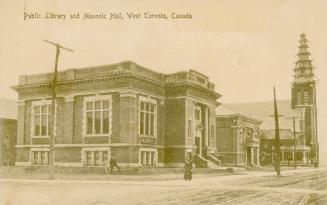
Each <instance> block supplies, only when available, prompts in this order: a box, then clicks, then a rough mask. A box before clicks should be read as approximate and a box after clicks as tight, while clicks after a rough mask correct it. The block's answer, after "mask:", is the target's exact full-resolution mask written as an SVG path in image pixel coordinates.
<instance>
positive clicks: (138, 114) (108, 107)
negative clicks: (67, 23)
mask: <svg viewBox="0 0 327 205" xmlns="http://www.w3.org/2000/svg"><path fill="white" fill-rule="evenodd" d="M52 78H53V74H51V73H47V74H39V75H27V76H26V75H24V76H20V79H19V85H17V86H14V87H13V89H15V90H16V91H17V92H18V94H19V99H18V130H17V132H18V133H17V145H16V156H17V157H16V165H47V164H48V163H49V157H48V156H49V135H50V130H52V129H51V128H52V125H51V123H50V119H51V117H52V116H51V87H52V86H51V82H52ZM219 97H220V94H218V93H217V92H215V86H214V84H213V83H211V82H209V79H208V77H207V76H205V75H203V74H201V73H199V72H197V71H194V70H190V71H183V72H177V73H173V74H162V73H158V72H155V71H152V70H149V69H147V68H144V67H142V66H139V65H137V64H135V63H134V62H130V61H126V62H121V63H118V64H112V65H106V66H97V67H90V68H82V69H68V70H64V71H61V72H59V73H58V84H57V98H56V110H55V118H54V121H55V127H54V132H55V134H54V135H55V145H54V149H55V151H54V152H55V153H54V163H55V165H58V166H77V167H80V166H102V165H105V164H107V163H108V158H110V153H115V155H116V158H117V159H118V163H119V164H120V165H121V166H180V165H182V163H184V159H185V156H186V154H187V153H191V154H194V155H199V156H200V155H206V154H208V155H210V154H211V153H214V152H215V151H216V139H215V129H214V127H215V126H216V124H215V123H216V118H215V107H216V104H217V102H216V100H217V99H218V98H219Z"/></svg>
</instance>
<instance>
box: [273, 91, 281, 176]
mask: <svg viewBox="0 0 327 205" xmlns="http://www.w3.org/2000/svg"><path fill="white" fill-rule="evenodd" d="M274 116H275V152H276V154H275V156H276V158H275V161H276V163H275V170H276V173H277V176H280V139H279V122H278V110H277V102H276V91H275V87H274Z"/></svg>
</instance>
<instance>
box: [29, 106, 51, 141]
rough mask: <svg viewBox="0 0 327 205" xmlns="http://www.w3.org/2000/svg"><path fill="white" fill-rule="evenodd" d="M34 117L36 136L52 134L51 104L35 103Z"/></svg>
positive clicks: (34, 134)
mask: <svg viewBox="0 0 327 205" xmlns="http://www.w3.org/2000/svg"><path fill="white" fill-rule="evenodd" d="M32 109H33V113H32V115H33V116H32V117H33V120H34V129H33V132H34V133H33V136H34V137H47V136H49V134H50V126H49V124H50V116H51V105H34V106H33V108H32Z"/></svg>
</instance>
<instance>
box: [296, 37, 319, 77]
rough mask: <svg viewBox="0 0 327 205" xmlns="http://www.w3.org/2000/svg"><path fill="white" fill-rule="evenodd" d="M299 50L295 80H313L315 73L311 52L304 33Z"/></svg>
mask: <svg viewBox="0 0 327 205" xmlns="http://www.w3.org/2000/svg"><path fill="white" fill-rule="evenodd" d="M299 43H300V45H299V47H298V48H299V52H298V53H297V56H298V59H297V61H296V64H295V69H294V72H295V75H294V78H295V79H294V82H295V83H306V82H313V81H315V80H314V74H313V66H312V64H311V62H312V60H310V52H309V51H308V48H309V46H308V44H307V43H308V40H307V38H306V36H305V34H304V33H302V34H301V35H300V40H299Z"/></svg>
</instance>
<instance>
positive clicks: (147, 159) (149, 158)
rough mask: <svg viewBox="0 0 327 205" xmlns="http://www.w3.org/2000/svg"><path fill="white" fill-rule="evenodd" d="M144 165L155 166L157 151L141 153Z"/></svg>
mask: <svg viewBox="0 0 327 205" xmlns="http://www.w3.org/2000/svg"><path fill="white" fill-rule="evenodd" d="M140 154H141V164H142V166H155V165H156V153H155V152H153V151H142V152H141V153H140Z"/></svg>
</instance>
